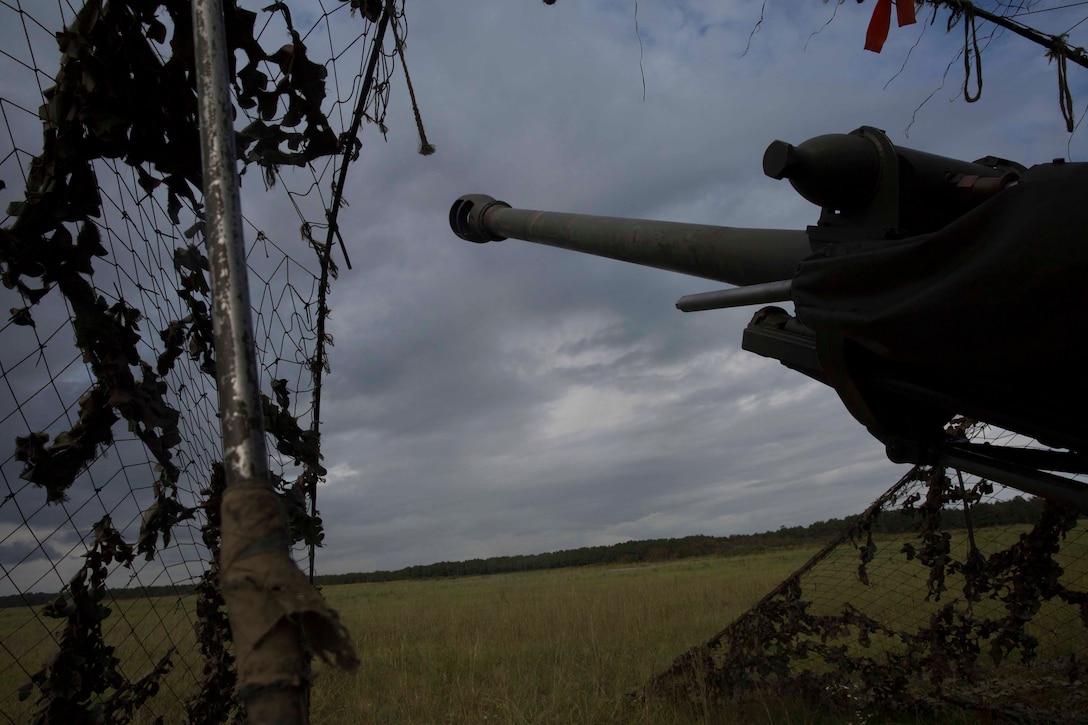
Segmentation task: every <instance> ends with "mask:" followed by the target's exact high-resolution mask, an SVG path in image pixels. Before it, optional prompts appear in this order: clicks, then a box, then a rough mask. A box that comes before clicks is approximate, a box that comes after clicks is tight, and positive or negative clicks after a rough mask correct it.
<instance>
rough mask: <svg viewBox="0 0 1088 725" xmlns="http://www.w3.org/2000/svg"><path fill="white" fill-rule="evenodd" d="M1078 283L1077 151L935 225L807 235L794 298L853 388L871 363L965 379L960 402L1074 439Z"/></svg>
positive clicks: (1087, 347) (930, 377)
mask: <svg viewBox="0 0 1088 725" xmlns="http://www.w3.org/2000/svg"><path fill="white" fill-rule="evenodd" d="M1086 285H1088V164H1084V163H1059V162H1055V163H1053V164H1045V165H1039V166H1035V167H1033V168H1031V169H1030V170H1028V171H1027V172H1026V173H1025V174H1023V175H1022V177H1021V179H1020V181H1019V182H1018V183H1016V184H1014V185H1012V186H1010V187H1008V188H1006V189H1005V190H1004V191H1002V192H1001V193H999V194H997V195H996V196H994V197H993V198H991V199H990V200H988V201H987V202H985V203H983V204H981V205H980V206H978V207H976V208H975V209H974V210H972V211H970V212H969V213H967V214H965V215H963V216H962V217H960V218H959V219H957V220H956V221H954V222H953V223H951V224H949V225H948V226H946V227H945V228H943V229H941V230H940V231H938V232H936V233H932V234H927V235H924V236H917V237H911V238H907V239H902V240H894V241H887V240H880V241H865V242H857V243H844V244H827V245H825V246H823V247H822V248H819V249H818V250H817V251H816V253H814V254H813V255H812V256H810V257H808V258H807V259H805V260H804V261H803V262H802V263H801V265H800V266H799V268H798V272H797V274H796V276H795V277H794V280H793V300H794V303H795V305H796V310H797V315H798V318H799V319H800V320H801V321H802V322H804V323H805V325H807V326H808V327H810V328H811V329H812V330H814V331H815V332H816V336H817V345H818V348H819V349H820V351H821V355H822V356H823V355H824V354H825V353H826V351H827V350H829V349H838V350H845V351H846V353H845V356H846V363H847V367H850V365H851V364H853V365H854V366H855V368H854V370H852V372H851V375H855V376H857V378H858V379H859V380H862V382H861V383H859V388H864V386H865V382H864V379H865V378H866V376H867V375H868V374H869V370H871V369H872V368H874V367H875V368H882V369H884V370H891V371H894V373H896V374H901V375H905V376H908V377H910V378H912V379H916V380H918V379H920V380H925V381H929V383H931V384H932V387H934V388H938V389H941V390H944V391H946V392H948V393H949V394H951V395H956V394H958V393H957V392H956V391H957V390H960V391H964V390H965V391H970V392H969V396H970V397H972V398H973V402H971V403H968V404H967V406H966V407H972V406H973V407H976V408H979V409H981V410H988V409H993V410H998V411H1001V415H1004V416H1006V417H1008V416H1012V417H1013V418H1017V419H1018V420H1015V421H1011V422H1015V423H1016V424H1017V425H1011V426H1008V427H1011V428H1013V429H1016V430H1020V431H1021V432H1026V433H1028V434H1031V435H1033V436H1034V437H1040V435H1042V437H1044V438H1046V437H1049V438H1050V441H1051V444H1052V445H1056V446H1058V447H1067V448H1078V447H1079V448H1080V449H1081V450H1084V449H1085V446H1084V445H1083V444H1084V441H1085V439H1086V438H1088V433H1086V429H1088V424H1086V423H1085V422H1084V419H1083V417H1082V410H1083V408H1084V407H1085V405H1086V404H1088V384H1086V381H1088V377H1086V371H1088V343H1086V340H1085V335H1086V332H1088V288H1086ZM851 351H852V352H851ZM825 367H826V366H825ZM836 387H837V388H838V387H839V386H838V385H836ZM839 392H840V394H842V392H843V391H842V390H840V391H839ZM862 395H863V396H864V395H865V393H864V391H863V393H862ZM844 400H845V396H844ZM847 402H848V405H849V401H847ZM951 412H954V413H966V414H970V411H967V410H952V411H951ZM980 417H982V416H980ZM993 422H999V423H1003V424H1006V425H1008V423H1009V422H1010V421H993ZM1055 438H1057V440H1055Z"/></svg>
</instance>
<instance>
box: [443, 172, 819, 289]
mask: <svg viewBox="0 0 1088 725" xmlns="http://www.w3.org/2000/svg"><path fill="white" fill-rule="evenodd" d="M450 227H451V228H452V229H453V231H454V233H455V234H457V236H459V237H461V238H462V239H464V240H466V241H470V242H476V243H484V242H497V241H502V240H503V239H506V238H508V237H512V238H514V239H522V240H524V241H527V242H535V243H537V244H546V245H548V246H551V247H559V248H561V249H568V250H570V251H573V252H583V253H585V254H593V255H596V256H599V257H608V258H610V259H617V260H620V261H621V262H631V263H632V264H641V265H643V266H646V267H655V268H657V269H664V270H668V271H670V272H679V273H681V274H689V275H692V276H694V277H702V278H704V279H712V280H716V281H718V282H726V283H728V284H734V285H753V284H762V283H765V282H778V281H782V280H788V279H791V278H792V277H793V275H794V272H795V271H796V270H797V265H798V263H799V262H800V261H801V260H802V259H803V258H804V257H807V256H808V255H809V254H811V253H812V248H811V246H810V245H809V240H808V235H807V234H806V233H805V232H803V231H798V230H780V229H744V228H734V227H715V226H709V225H705V224H679V223H675V222H660V221H649V220H645V219H624V218H620V217H601V216H591V215H588V214H563V213H559V212H548V211H532V210H528V209H512V208H510V205H509V204H507V203H505V202H502V201H497V200H496V199H494V198H492V197H490V196H486V195H484V194H469V195H466V196H462V197H461V198H460V199H458V200H457V201H456V202H454V204H453V206H452V207H451V208H450Z"/></svg>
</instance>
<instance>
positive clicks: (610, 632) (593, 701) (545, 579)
mask: <svg viewBox="0 0 1088 725" xmlns="http://www.w3.org/2000/svg"><path fill="white" fill-rule="evenodd" d="M1019 533H1021V531H1020V530H1018V529H1012V530H1004V531H1001V532H999V533H998V532H997V531H996V530H994V535H995V536H997V540H995V541H992V542H990V543H991V544H993V545H994V546H999V545H1008V544H1009V543H1011V542H1012V541H1015V540H1016V537H1017V536H1018V535H1019ZM959 537H960V535H959V534H957V535H956V537H954V538H953V549H957V548H958V547H959V546H960V545H961V542H960V541H959ZM982 538H983V537H982V535H981V532H980V541H981V539H982ZM900 543H901V542H900V541H896V540H895V539H893V538H891V537H879V538H878V545H879V547H880V549H881V550H882V552H883V554H884V555H885V556H888V555H891V556H890V558H888V559H887V560H885V562H884V563H881V561H876V562H874V563H873V564H872V565H871V567H870V577H871V578H872V579H873V581H874V585H873V586H872V587H869V588H866V587H860V585H859V584H858V583H857V579H856V576H855V575H854V569H855V568H856V566H857V552H856V551H855V550H854V549H853V548H852V547H850V546H849V545H847V546H845V547H840V549H839V550H837V551H836V552H835V553H834V555H833V556H832V557H830V558H828V559H827V560H825V561H824V562H822V563H821V565H820V567H819V570H820V571H819V573H818V574H817V573H816V572H812V573H811V574H810V575H806V578H805V580H804V582H806V584H805V586H806V590H805V594H806V596H813V595H819V594H820V590H826V591H825V594H827V595H828V596H830V597H832V599H831V600H828V599H827V598H826V597H825V598H823V600H824V601H825V602H827V601H840V602H841V601H842V599H841V597H844V596H846V597H850V600H851V601H853V602H854V603H855V604H857V605H858V606H862V607H864V608H865V609H866V610H868V611H870V612H872V613H874V614H880V607H881V606H891V608H892V609H893V610H894V612H892V611H889V612H887V614H888V615H889V616H890V615H892V614H895V615H897V616H898V617H900V618H902V617H903V616H904V615H905V616H906V618H907V619H908V620H909V619H911V617H912V616H914V617H916V618H922V619H924V618H928V616H929V612H930V611H931V610H932V605H926V604H923V603H921V602H920V600H921V598H922V597H924V592H925V586H924V578H923V579H921V580H919V577H924V573H923V572H921V571H920V570H919V569H918V567H917V566H913V567H910V568H909V569H907V568H901V567H900V565H899V564H896V563H894V562H901V561H902V557H901V556H898V555H895V554H894V552H896V551H897V550H898V547H899V545H900ZM991 550H992V549H991ZM813 553H815V548H814V547H799V548H789V549H777V550H768V551H765V552H762V553H754V554H747V555H742V556H733V557H728V558H725V557H709V558H700V559H684V560H680V561H675V562H668V563H660V564H639V565H630V566H618V567H585V568H578V569H558V570H550V571H542V572H528V573H519V574H505V575H495V576H489V577H469V578H457V579H437V580H426V581H400V582H390V583H369V584H352V585H342V586H328V587H325V588H324V590H323V591H324V594H325V596H326V597H327V598H328V599H329V601H330V603H331V604H332V605H333V606H334V607H336V608H337V609H338V610H339V611H340V613H341V617H342V619H343V621H344V623H345V624H346V625H347V627H348V629H349V630H350V631H351V633H352V635H353V637H354V639H355V642H356V645H357V647H358V650H359V655H360V659H361V661H362V664H361V665H360V667H359V669H358V670H356V671H354V672H348V673H345V672H341V671H338V670H334V669H331V668H326V667H323V666H321V665H318V666H317V678H316V681H315V684H314V688H313V693H312V699H311V715H312V720H313V722H315V723H320V724H325V723H330V724H331V723H363V724H368V723H373V724H379V723H381V724H389V725H393V724H398V725H399V724H402V723H405V724H407V723H413V724H416V725H430V724H432V723H433V724H440V723H442V724H454V723H465V724H468V723H472V724H478V723H488V724H490V723H503V724H505V723H509V724H523V723H540V724H544V723H549V724H550V723H573V724H581V723H586V724H592V723H602V724H605V723H608V724H611V723H624V724H627V723H630V724H632V725H657V724H662V725H668V724H672V725H679V724H680V723H706V724H708V725H709V724H718V725H731V724H734V723H737V724H739V723H744V724H748V723H791V724H792V723H811V724H813V725H817V724H820V723H839V722H843V718H842V716H832V715H826V714H821V713H818V712H813V711H811V710H808V709H806V708H805V707H803V706H801V705H800V704H798V703H782V702H779V701H778V700H777V699H776V698H774V697H771V696H765V697H761V696H759V695H758V694H757V695H755V696H754V697H752V698H750V699H749V700H747V701H746V702H745V703H744V704H742V705H737V706H736V707H734V708H732V709H730V710H728V711H724V712H723V711H722V709H721V708H714V709H713V710H711V709H710V708H708V707H706V706H705V703H703V704H700V703H698V702H696V703H694V705H688V706H686V707H681V706H678V705H674V704H670V703H668V702H664V701H660V700H651V701H648V702H636V701H634V700H632V699H631V698H629V697H627V695H628V693H629V692H631V691H632V690H635V689H636V688H638V687H639V686H641V685H643V684H644V683H646V681H647V680H648V679H649V678H650V677H651V676H652V675H653V674H655V673H657V672H660V671H661V670H663V669H664V668H666V667H667V666H668V665H669V664H670V663H671V662H672V661H673V659H674V658H675V657H676V656H678V655H680V654H682V653H683V652H685V651H686V650H688V649H689V648H690V647H692V646H694V645H697V644H699V643H702V642H704V641H706V640H708V639H709V638H711V637H712V636H713V635H715V634H716V633H717V632H718V631H720V630H721V629H722V628H724V627H725V626H726V625H728V624H729V623H731V622H732V621H733V620H734V619H735V618H736V617H737V616H738V615H740V614H742V613H743V612H745V611H746V610H748V609H749V608H750V607H751V606H752V605H753V604H754V603H755V602H757V601H758V600H759V599H760V598H762V597H763V596H764V595H765V594H766V593H767V592H769V591H770V590H772V589H773V588H774V587H775V586H777V585H778V584H779V583H780V582H782V580H783V579H785V578H786V577H787V576H788V575H789V574H791V573H792V572H794V571H795V570H797V568H798V567H800V566H801V565H802V564H803V563H804V562H806V561H807V560H808V559H809V558H810V557H811V556H812V554H813ZM1069 553H1076V552H1063V554H1069ZM878 558H879V557H878ZM1063 558H1064V557H1063ZM1080 566H1081V568H1083V564H1081V565H1080ZM1072 568H1073V567H1071V569H1072ZM1071 569H1070V570H1067V573H1071ZM1077 576H1078V577H1083V578H1082V579H1078V581H1079V582H1080V584H1081V585H1082V586H1080V587H1078V588H1081V589H1083V588H1084V586H1083V584H1084V582H1085V581H1088V575H1084V574H1078V575H1077ZM859 587H860V592H857V591H855V590H857V589H859ZM919 587H920V588H919ZM896 594H899V595H900V596H899V598H897V597H896V596H893V595H896ZM834 597H840V598H839V599H837V600H836V599H834ZM866 599H869V601H866ZM889 602H894V604H891V605H889V604H888V603H889ZM113 606H114V607H115V611H114V614H113V615H112V616H111V617H110V618H109V619H108V620H107V632H109V630H110V629H113V628H116V629H115V631H114V632H113V633H112V634H109V633H108V635H107V640H108V641H109V642H110V643H112V644H114V645H115V646H117V648H118V652H117V654H118V655H119V657H120V658H121V661H122V662H123V663H125V670H126V674H127V675H128V676H129V677H138V676H139V675H141V674H143V673H144V672H145V671H146V670H147V667H148V665H149V664H150V662H151V661H153V659H154V658H155V657H156V656H157V654H161V652H160V650H162V651H165V649H166V646H167V644H166V642H165V638H164V632H167V631H171V632H174V633H175V635H174V638H175V639H178V638H180V639H182V640H183V644H182V646H181V647H180V649H179V652H178V655H177V658H176V664H175V667H174V671H173V672H172V673H171V674H170V675H169V676H168V677H167V679H166V681H165V682H164V683H163V690H162V692H160V694H159V695H158V697H156V698H155V700H154V702H153V703H152V704H151V706H150V707H149V708H148V709H147V712H144V713H141V714H140V715H139V716H138V717H137V720H136V722H137V723H144V722H152V721H154V717H155V716H159V715H161V716H163V720H164V722H167V723H170V722H182V721H183V707H182V706H181V705H180V702H181V701H184V700H185V699H186V697H187V696H188V695H189V692H190V690H191V687H192V685H193V683H194V681H195V680H196V679H197V677H198V674H199V672H200V670H201V666H202V663H201V662H200V660H199V655H198V652H197V650H196V644H195V638H194V636H193V634H192V621H193V612H192V609H193V606H194V599H193V597H184V598H180V599H179V598H177V597H175V598H173V599H167V598H163V599H159V600H146V599H145V600H129V601H122V602H116V603H114V605H113ZM1062 615H1063V617H1065V618H1066V619H1063V620H1061V621H1059V624H1058V626H1057V631H1053V632H1052V633H1051V634H1050V635H1048V636H1046V637H1045V639H1047V640H1050V641H1052V642H1054V643H1055V644H1057V645H1059V646H1068V645H1069V644H1070V642H1069V641H1067V640H1066V639H1063V638H1064V637H1066V635H1069V634H1071V633H1073V632H1078V633H1080V634H1079V635H1077V636H1079V637H1081V638H1082V639H1083V637H1084V629H1083V627H1082V626H1081V625H1080V623H1079V622H1078V621H1076V620H1077V619H1078V616H1077V613H1076V612H1074V611H1069V612H1064V611H1063V612H1062ZM1066 620H1068V621H1066ZM129 625H131V627H132V628H131V629H127V627H128V626H129ZM133 632H134V633H133ZM178 632H180V633H181V634H180V635H178V634H176V633H178ZM1040 634H1043V633H1042V632H1040ZM53 646H54V644H53V641H52V639H51V638H50V637H49V636H48V633H45V632H44V630H43V625H42V623H41V621H40V620H38V619H37V617H36V615H35V613H34V612H33V611H32V610H30V609H28V608H23V609H18V608H13V609H6V610H0V723H3V722H18V723H21V722H26V721H27V719H28V718H27V716H28V714H29V713H30V712H31V706H32V704H33V703H32V702H27V703H20V702H18V701H17V699H16V698H15V697H14V692H15V690H16V688H17V687H18V686H19V685H20V684H21V683H22V682H23V681H25V679H26V673H27V672H29V671H33V670H36V669H37V668H38V666H40V664H41V662H42V660H43V659H44V658H45V657H46V656H48V654H49V652H50V651H51V650H52V648H53ZM1078 651H1080V650H1078ZM691 707H694V708H695V709H694V710H692V709H690V708H691ZM853 721H854V722H858V723H870V724H875V723H877V722H885V721H884V720H879V719H876V718H872V717H866V716H865V714H864V713H861V714H858V716H857V717H855V718H854V719H853ZM887 722H907V723H913V722H916V721H915V720H909V719H908V720H888V721H887ZM942 722H954V723H970V722H975V719H974V718H973V717H972V716H970V715H960V716H957V717H956V718H954V719H953V718H951V717H949V716H946V717H945V718H944V719H942Z"/></svg>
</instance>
